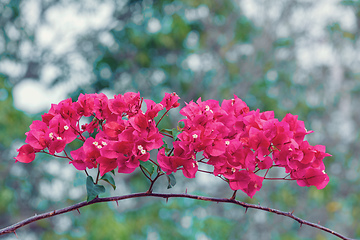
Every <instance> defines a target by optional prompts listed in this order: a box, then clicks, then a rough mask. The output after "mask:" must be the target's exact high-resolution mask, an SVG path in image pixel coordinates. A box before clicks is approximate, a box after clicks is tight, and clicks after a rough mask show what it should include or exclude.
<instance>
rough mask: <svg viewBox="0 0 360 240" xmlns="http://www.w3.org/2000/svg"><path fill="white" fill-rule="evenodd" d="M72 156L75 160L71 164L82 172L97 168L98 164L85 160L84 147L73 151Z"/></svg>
mask: <svg viewBox="0 0 360 240" xmlns="http://www.w3.org/2000/svg"><path fill="white" fill-rule="evenodd" d="M70 155H71V157H72V158H73V160H72V161H70V162H69V163H70V164H72V165H74V167H75V168H76V169H77V170H81V171H82V170H86V169H87V168H89V169H91V168H96V163H94V162H93V161H91V160H89V159H86V158H85V152H84V149H83V147H81V148H79V149H77V150H74V151H71V152H70Z"/></svg>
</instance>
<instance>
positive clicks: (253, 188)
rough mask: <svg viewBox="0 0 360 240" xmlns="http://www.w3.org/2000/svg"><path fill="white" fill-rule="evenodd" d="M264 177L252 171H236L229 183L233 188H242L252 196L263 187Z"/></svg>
mask: <svg viewBox="0 0 360 240" xmlns="http://www.w3.org/2000/svg"><path fill="white" fill-rule="evenodd" d="M263 179H264V178H263V177H259V176H258V175H256V174H255V173H253V172H251V171H246V170H242V171H240V172H236V173H235V178H234V179H231V180H230V182H229V184H230V188H231V189H232V190H241V191H243V192H244V193H246V194H247V195H248V196H249V197H251V198H252V197H253V196H254V195H255V193H256V192H257V191H259V190H260V189H261V187H262V181H263Z"/></svg>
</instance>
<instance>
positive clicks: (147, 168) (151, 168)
mask: <svg viewBox="0 0 360 240" xmlns="http://www.w3.org/2000/svg"><path fill="white" fill-rule="evenodd" d="M140 166H141V167H142V168H143V170H144V171H145V172H147V173H148V174H149V177H151V175H152V174H153V173H154V171H155V168H154V164H152V163H151V162H149V161H146V162H142V161H141V162H140Z"/></svg>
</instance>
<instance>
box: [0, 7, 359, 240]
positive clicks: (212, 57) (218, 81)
mask: <svg viewBox="0 0 360 240" xmlns="http://www.w3.org/2000/svg"><path fill="white" fill-rule="evenodd" d="M359 35H360V1H359V0H343V1H340V0H318V1H311V0H272V1H266V0H238V1H232V0H203V1H197V0H184V1H167V0H157V1H155V0H154V1H152V0H122V1H115V0H78V1H71V0H60V1H55V0H13V1H10V0H0V228H2V227H6V226H8V225H10V224H13V223H15V222H17V221H20V220H22V219H24V218H27V217H30V216H32V215H34V214H35V213H42V212H46V211H50V210H53V209H56V208H62V207H66V206H68V205H70V204H74V203H76V202H79V201H83V200H85V199H86V191H85V174H83V173H80V172H76V171H75V168H73V167H72V166H71V165H69V164H68V162H66V161H62V160H61V159H53V158H51V157H48V156H42V155H39V156H38V157H37V159H36V160H35V161H34V162H32V163H31V164H21V163H16V164H15V163H14V159H13V157H14V156H15V155H16V149H17V148H18V147H19V146H21V145H22V144H23V143H24V140H25V135H24V133H25V132H27V131H28V129H29V128H28V126H29V125H30V123H31V122H32V121H33V120H36V119H40V116H41V114H42V113H44V112H45V111H47V110H48V109H49V108H50V104H51V103H57V102H59V101H60V100H62V99H65V98H67V97H71V98H73V99H74V100H76V99H77V96H78V95H79V94H80V93H93V92H103V93H106V94H107V95H108V96H109V97H111V96H113V95H114V94H123V93H125V92H128V91H136V92H137V91H140V93H141V96H142V97H145V98H151V99H153V100H155V101H160V100H161V99H162V97H163V96H164V93H165V92H177V93H178V95H179V96H180V97H181V102H182V103H183V102H184V101H186V102H189V101H190V100H196V99H197V98H199V97H202V99H204V100H205V99H216V100H219V101H222V99H229V98H232V97H233V94H236V95H237V96H239V97H240V98H241V99H243V100H244V101H245V102H246V103H247V104H248V106H249V107H250V108H251V109H253V110H255V109H260V110H261V111H266V110H273V111H275V116H276V117H277V118H279V119H282V118H283V117H284V116H285V114H286V113H288V112H291V113H293V114H296V115H299V119H301V120H303V121H305V125H306V127H307V128H308V129H311V130H314V131H315V132H314V133H312V134H310V135H308V136H307V140H308V141H309V142H310V143H311V144H313V145H316V144H322V145H326V146H327V151H328V152H329V153H330V154H332V155H333V156H332V157H329V158H326V160H325V165H326V169H327V173H328V175H329V176H330V182H329V184H328V186H327V187H326V188H325V189H323V190H317V189H316V188H314V187H311V188H301V187H299V186H297V184H296V183H295V182H291V181H267V182H265V183H264V186H263V189H262V190H261V191H260V192H258V193H257V194H256V195H255V197H254V198H253V199H250V198H248V197H247V196H246V195H245V194H243V193H238V197H237V199H239V200H242V201H246V202H249V203H256V204H257V203H259V204H261V205H263V206H267V207H272V208H277V209H280V210H283V211H294V214H295V215H297V216H299V217H301V218H304V219H306V220H309V221H312V222H316V223H317V222H320V224H322V225H324V226H326V227H328V228H331V229H333V230H335V231H338V232H340V233H342V234H344V235H346V236H348V237H352V238H360V217H359V216H360V204H359V202H360V177H359V170H360V164H359V151H360V148H359V146H358V145H359V125H360V111H359V105H360V71H359V69H360V68H359V66H360V65H359V62H360V57H359V53H360V41H359ZM180 118H181V116H180V115H179V114H178V111H177V110H173V111H172V113H171V114H170V115H169V118H168V120H167V121H166V122H165V123H164V125H166V126H168V127H172V126H174V125H172V124H176V122H177V121H178V120H179V119H180ZM175 176H176V178H177V185H176V186H175V187H174V188H172V189H167V188H166V187H167V183H166V180H165V179H164V180H162V181H160V182H159V183H158V184H157V185H156V188H155V190H156V191H159V192H180V193H181V192H185V191H186V189H187V191H188V192H189V193H194V194H201V195H205V196H214V197H230V196H231V194H232V191H231V190H230V188H229V187H228V186H227V185H226V183H224V182H222V181H221V180H219V179H216V178H215V177H209V176H207V175H204V174H201V173H198V174H197V177H196V179H190V180H188V179H185V177H184V176H182V174H181V172H178V173H176V174H175ZM115 179H116V182H117V186H118V187H117V189H116V190H115V191H114V190H112V189H111V187H109V186H107V187H106V188H107V192H106V193H105V194H103V195H102V196H115V195H123V194H127V193H132V192H138V191H146V189H147V187H148V184H149V183H148V182H147V180H146V179H145V178H144V177H143V176H142V175H141V173H140V172H139V171H137V172H135V173H134V174H131V175H120V174H118V175H117V176H116V177H115ZM80 211H81V214H80V215H79V214H78V213H77V212H76V211H75V212H71V213H67V214H64V215H60V216H57V217H54V218H51V219H46V220H42V221H39V222H36V223H33V224H31V225H29V226H26V227H24V228H21V229H19V230H18V231H17V235H18V238H17V237H16V236H15V235H11V234H10V235H5V236H2V237H0V239H22V240H29V239H54V240H56V239H59V240H60V239H61V240H63V239H147V240H157V239H174V240H175V239H196V240H208V239H214V240H215V239H294V240H295V239H318V240H322V239H336V238H334V237H333V236H332V235H330V234H327V233H324V232H321V231H319V230H316V229H312V228H310V227H307V226H303V227H301V228H299V224H298V223H297V222H295V221H293V220H291V219H288V218H285V217H280V216H276V215H274V214H269V213H265V212H262V211H256V210H251V209H250V210H249V211H248V212H247V213H246V214H245V213H244V209H243V208H241V207H239V206H232V205H226V204H214V203H205V202H198V201H193V200H188V199H177V200H174V199H170V200H169V202H168V203H166V202H165V201H163V200H160V199H132V200H126V201H122V202H119V206H116V204H114V203H110V204H106V203H105V204H98V205H93V206H89V207H86V208H83V209H81V210H80Z"/></svg>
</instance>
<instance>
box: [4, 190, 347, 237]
mask: <svg viewBox="0 0 360 240" xmlns="http://www.w3.org/2000/svg"><path fill="white" fill-rule="evenodd" d="M138 197H158V198H165V199H166V200H168V199H169V198H191V199H196V200H202V201H209V202H216V203H219V202H223V203H233V204H236V205H240V206H242V207H244V208H245V209H246V211H247V209H248V208H254V209H258V210H262V211H266V212H271V213H275V214H278V215H282V216H286V217H289V218H292V219H294V220H295V221H297V222H298V223H300V227H301V226H302V225H308V226H310V227H313V228H317V229H320V230H322V231H324V232H328V233H330V234H332V235H334V236H336V237H338V238H340V239H345V240H351V238H348V237H345V236H343V235H341V234H340V233H337V232H335V231H333V230H331V229H329V228H326V227H324V226H321V225H319V224H315V223H312V222H309V221H306V220H304V219H301V218H299V217H296V216H295V215H293V212H283V211H280V210H277V209H272V208H268V207H262V206H260V205H255V204H249V203H244V202H240V201H238V200H235V199H231V198H230V199H228V198H212V197H203V196H196V195H189V194H186V193H185V194H172V193H170V194H167V193H151V192H144V193H134V194H129V195H124V196H116V197H105V198H95V199H94V200H92V201H90V202H86V201H84V202H80V203H77V204H75V205H72V206H69V207H66V208H62V209H58V210H54V211H51V212H47V213H43V214H39V215H36V214H35V216H33V217H30V218H27V219H25V220H23V221H20V222H18V223H15V224H13V225H11V226H8V227H6V228H3V229H0V235H3V234H7V233H14V234H16V233H15V231H16V230H17V229H19V228H21V227H23V226H25V225H28V224H30V223H32V222H36V221H39V220H41V219H45V218H50V217H53V216H56V215H59V214H63V213H67V212H71V211H74V210H77V211H79V208H82V207H85V206H88V205H91V204H94V203H99V202H112V201H115V202H118V201H120V200H124V199H130V198H138Z"/></svg>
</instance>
